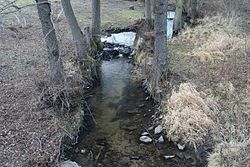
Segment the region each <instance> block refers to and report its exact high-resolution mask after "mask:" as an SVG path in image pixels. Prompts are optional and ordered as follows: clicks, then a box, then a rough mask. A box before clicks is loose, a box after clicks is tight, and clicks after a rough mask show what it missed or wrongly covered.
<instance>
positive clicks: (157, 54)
mask: <svg viewBox="0 0 250 167" xmlns="http://www.w3.org/2000/svg"><path fill="white" fill-rule="evenodd" d="M166 30H167V1H166V0H156V1H155V24H154V34H155V42H154V61H153V75H152V79H153V80H152V81H153V87H154V88H156V89H158V85H159V82H160V78H161V76H162V74H163V72H164V71H165V69H166V68H167V66H166V65H167V39H166V38H167V37H166V35H167V32H166Z"/></svg>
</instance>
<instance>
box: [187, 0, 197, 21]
mask: <svg viewBox="0 0 250 167" xmlns="http://www.w3.org/2000/svg"><path fill="white" fill-rule="evenodd" d="M188 16H189V17H190V18H191V20H190V22H191V24H194V23H195V22H196V18H197V0H188Z"/></svg>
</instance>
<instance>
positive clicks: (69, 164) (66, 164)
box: [60, 161, 81, 167]
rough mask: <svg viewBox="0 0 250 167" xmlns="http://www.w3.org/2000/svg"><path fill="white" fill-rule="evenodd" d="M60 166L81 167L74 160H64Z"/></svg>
mask: <svg viewBox="0 0 250 167" xmlns="http://www.w3.org/2000/svg"><path fill="white" fill-rule="evenodd" d="M60 166H61V167H81V166H79V165H78V164H77V163H76V162H73V161H64V162H62V163H61V165H60Z"/></svg>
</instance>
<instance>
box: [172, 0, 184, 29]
mask: <svg viewBox="0 0 250 167" xmlns="http://www.w3.org/2000/svg"><path fill="white" fill-rule="evenodd" d="M183 5H184V0H176V9H175V19H174V32H175V33H178V32H179V31H180V30H181V28H182V11H183Z"/></svg>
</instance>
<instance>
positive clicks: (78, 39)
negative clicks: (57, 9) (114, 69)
mask: <svg viewBox="0 0 250 167" xmlns="http://www.w3.org/2000/svg"><path fill="white" fill-rule="evenodd" d="M61 2H62V6H63V11H64V14H65V16H66V18H67V21H68V24H69V26H70V29H71V33H72V36H73V40H74V42H75V45H76V52H77V57H78V63H79V68H80V70H81V72H82V75H84V74H85V73H86V70H88V69H87V67H85V64H84V63H85V62H86V61H87V58H88V48H87V46H88V43H87V41H86V40H85V39H84V35H83V33H82V31H81V29H80V26H79V24H78V22H77V20H76V17H75V14H74V11H73V9H72V6H71V3H70V0H61Z"/></svg>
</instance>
